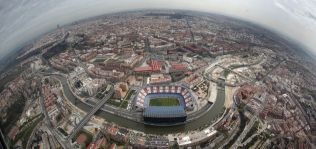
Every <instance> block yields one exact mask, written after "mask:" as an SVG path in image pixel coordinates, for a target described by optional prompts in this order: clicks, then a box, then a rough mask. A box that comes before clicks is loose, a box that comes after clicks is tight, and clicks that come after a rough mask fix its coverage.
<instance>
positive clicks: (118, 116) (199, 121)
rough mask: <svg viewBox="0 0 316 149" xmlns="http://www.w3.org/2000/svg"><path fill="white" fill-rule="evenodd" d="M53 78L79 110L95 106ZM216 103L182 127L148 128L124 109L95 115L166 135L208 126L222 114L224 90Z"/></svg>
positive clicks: (103, 110)
mask: <svg viewBox="0 0 316 149" xmlns="http://www.w3.org/2000/svg"><path fill="white" fill-rule="evenodd" d="M51 76H53V77H54V78H56V79H58V80H60V83H61V84H62V90H63V93H64V95H65V97H66V99H67V100H68V101H69V102H71V103H72V104H73V105H75V106H76V107H78V108H79V109H81V110H83V111H85V112H87V113H88V112H90V111H91V109H92V108H93V107H94V106H95V105H96V103H94V102H84V101H82V100H79V99H78V98H77V97H76V96H75V95H74V94H73V93H72V92H71V89H70V87H69V86H68V83H67V79H66V78H65V77H64V76H63V75H58V74H51ZM216 98H217V99H216V101H215V102H214V103H213V105H212V107H211V108H210V109H209V110H208V111H207V112H201V114H203V115H200V114H199V116H200V117H198V116H197V117H198V118H196V119H195V120H193V121H189V122H187V123H185V124H184V125H179V126H170V127H157V126H148V125H145V124H144V123H143V122H142V113H141V112H134V111H128V110H126V109H120V108H117V107H113V106H110V105H107V104H105V105H103V106H102V108H100V110H99V111H98V112H96V113H95V115H96V116H99V117H102V118H105V119H106V120H107V121H108V122H113V123H116V124H118V125H119V126H122V127H125V128H130V129H134V130H138V131H143V132H145V133H151V134H167V133H175V132H183V131H190V130H195V129H198V128H201V127H204V126H206V125H210V124H211V122H212V120H214V119H215V118H217V117H218V114H221V113H222V112H223V107H224V102H225V90H223V89H222V88H218V94H217V97H216Z"/></svg>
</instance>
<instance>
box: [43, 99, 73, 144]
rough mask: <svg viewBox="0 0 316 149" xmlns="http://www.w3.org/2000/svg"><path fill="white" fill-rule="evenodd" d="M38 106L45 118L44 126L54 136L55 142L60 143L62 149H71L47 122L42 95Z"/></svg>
mask: <svg viewBox="0 0 316 149" xmlns="http://www.w3.org/2000/svg"><path fill="white" fill-rule="evenodd" d="M40 104H41V109H42V112H43V113H44V116H45V122H46V126H47V128H48V130H50V132H51V133H52V134H54V136H55V137H56V139H57V141H58V142H59V143H60V145H61V146H62V147H63V148H66V149H68V148H71V145H70V142H69V141H67V140H65V139H64V138H62V137H60V136H61V135H60V134H58V133H57V132H56V129H55V128H54V127H53V126H52V123H51V122H50V120H49V116H48V112H47V111H46V108H45V105H44V98H43V96H42V95H41V96H40Z"/></svg>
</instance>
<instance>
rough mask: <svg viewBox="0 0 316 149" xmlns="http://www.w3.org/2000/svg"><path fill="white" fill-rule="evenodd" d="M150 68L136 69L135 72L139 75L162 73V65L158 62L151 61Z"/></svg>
mask: <svg viewBox="0 0 316 149" xmlns="http://www.w3.org/2000/svg"><path fill="white" fill-rule="evenodd" d="M148 65H149V66H144V67H136V68H134V71H135V72H138V73H150V72H160V71H161V63H160V62H159V61H156V60H151V61H150V62H149V63H148Z"/></svg>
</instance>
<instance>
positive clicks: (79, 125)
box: [67, 89, 114, 140]
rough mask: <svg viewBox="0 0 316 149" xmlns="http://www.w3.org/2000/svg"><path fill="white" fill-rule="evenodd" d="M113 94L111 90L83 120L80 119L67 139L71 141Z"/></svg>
mask: <svg viewBox="0 0 316 149" xmlns="http://www.w3.org/2000/svg"><path fill="white" fill-rule="evenodd" d="M113 94H114V90H113V89H111V90H110V91H109V93H108V94H107V95H106V96H105V97H104V98H103V99H102V100H100V101H99V102H98V103H97V104H96V105H95V106H94V107H93V108H92V110H91V111H90V112H89V113H88V114H87V115H86V116H85V117H84V118H83V119H81V121H80V122H79V124H78V125H77V126H76V127H75V128H74V129H73V130H72V131H71V133H70V134H69V136H68V138H67V139H68V140H70V139H72V138H73V137H74V136H75V135H76V134H77V133H78V131H79V130H81V128H82V127H83V126H85V125H86V123H87V122H89V120H90V119H91V117H92V116H93V115H94V114H95V113H96V112H97V111H98V110H99V109H100V108H101V107H102V106H103V105H104V104H105V102H106V101H107V100H109V99H110V98H111V97H112V95H113Z"/></svg>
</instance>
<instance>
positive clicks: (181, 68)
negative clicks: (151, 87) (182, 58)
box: [171, 64, 187, 71]
mask: <svg viewBox="0 0 316 149" xmlns="http://www.w3.org/2000/svg"><path fill="white" fill-rule="evenodd" d="M171 70H172V71H185V70H187V65H185V64H172V65H171Z"/></svg>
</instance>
